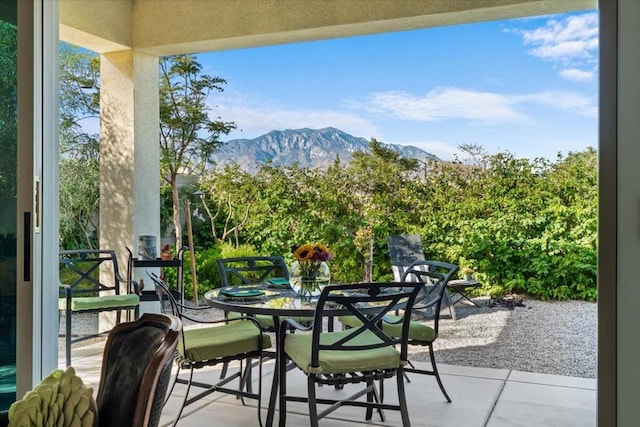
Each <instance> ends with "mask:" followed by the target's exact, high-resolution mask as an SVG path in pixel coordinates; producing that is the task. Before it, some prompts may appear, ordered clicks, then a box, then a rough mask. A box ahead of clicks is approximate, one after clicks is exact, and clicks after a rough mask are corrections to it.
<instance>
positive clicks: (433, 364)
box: [429, 344, 451, 403]
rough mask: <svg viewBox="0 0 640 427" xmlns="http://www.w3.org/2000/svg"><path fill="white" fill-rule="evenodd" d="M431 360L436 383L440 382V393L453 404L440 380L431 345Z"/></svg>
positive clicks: (431, 345)
mask: <svg viewBox="0 0 640 427" xmlns="http://www.w3.org/2000/svg"><path fill="white" fill-rule="evenodd" d="M429 358H430V359H431V367H432V369H433V375H434V376H435V377H436V381H438V385H439V386H440V391H442V394H444V397H445V399H447V402H449V403H451V398H450V397H449V395H448V394H447V391H446V390H445V389H444V385H443V384H442V380H441V379H440V374H439V373H438V368H437V367H436V358H435V354H434V353H433V344H429Z"/></svg>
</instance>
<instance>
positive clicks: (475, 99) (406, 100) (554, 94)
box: [353, 87, 597, 125]
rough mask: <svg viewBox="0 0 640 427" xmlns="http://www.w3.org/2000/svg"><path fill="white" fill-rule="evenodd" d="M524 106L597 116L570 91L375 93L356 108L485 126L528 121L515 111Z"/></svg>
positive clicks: (587, 101) (585, 99) (419, 119)
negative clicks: (522, 92)
mask: <svg viewBox="0 0 640 427" xmlns="http://www.w3.org/2000/svg"><path fill="white" fill-rule="evenodd" d="M523 104H538V105H544V106H545V107H548V108H555V109H560V110H565V111H569V112H571V113H575V114H580V115H585V116H589V117H596V116H597V106H596V105H594V104H593V102H592V100H591V99H590V98H589V97H586V96H584V95H581V94H578V93H572V92H559V91H548V92H538V93H531V94H515V95H509V94H506V95H505V94H499V93H493V92H485V91H474V90H467V89H460V88H452V87H449V88H437V89H434V90H432V91H430V92H428V93H427V94H426V95H424V96H418V95H414V94H409V93H406V92H378V93H375V94H373V95H371V96H370V97H369V98H368V99H367V100H366V102H360V103H353V105H354V106H355V107H358V108H361V109H362V110H364V111H367V112H370V113H375V114H379V115H391V116H395V117H397V118H400V119H403V120H409V121H415V122H430V121H443V120H457V119H464V120H471V121H474V122H481V123H483V124H486V125H497V124H502V123H526V122H529V121H531V119H530V118H529V117H527V116H526V115H525V114H524V113H522V112H520V111H518V109H517V108H518V107H519V106H521V105H523Z"/></svg>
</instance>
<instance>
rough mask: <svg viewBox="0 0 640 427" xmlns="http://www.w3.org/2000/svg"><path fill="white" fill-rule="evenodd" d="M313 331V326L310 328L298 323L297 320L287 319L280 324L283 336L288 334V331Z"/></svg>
mask: <svg viewBox="0 0 640 427" xmlns="http://www.w3.org/2000/svg"><path fill="white" fill-rule="evenodd" d="M312 329H313V324H311V325H309V326H305V325H303V324H301V323H300V322H297V321H296V320H295V319H292V318H290V317H287V318H285V319H283V320H282V322H280V334H282V336H283V335H284V334H285V333H286V331H287V330H297V331H305V332H308V331H311V330H312Z"/></svg>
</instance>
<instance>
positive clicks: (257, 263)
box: [216, 256, 289, 287]
mask: <svg viewBox="0 0 640 427" xmlns="http://www.w3.org/2000/svg"><path fill="white" fill-rule="evenodd" d="M216 262H217V264H218V269H219V271H220V282H221V284H222V287H227V286H233V285H234V283H233V279H234V278H235V279H238V280H239V281H240V283H239V284H242V285H248V284H251V283H264V282H265V281H266V280H267V279H268V278H270V277H282V278H284V279H287V280H289V270H288V269H287V265H286V264H285V262H284V258H283V257H281V256H247V257H235V258H218V259H217V260H216Z"/></svg>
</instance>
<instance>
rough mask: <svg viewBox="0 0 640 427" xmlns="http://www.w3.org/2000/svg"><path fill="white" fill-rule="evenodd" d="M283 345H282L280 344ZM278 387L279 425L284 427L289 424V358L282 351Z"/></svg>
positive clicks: (279, 360)
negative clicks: (287, 397)
mask: <svg viewBox="0 0 640 427" xmlns="http://www.w3.org/2000/svg"><path fill="white" fill-rule="evenodd" d="M279 345H282V344H279ZM277 363H278V387H279V389H280V399H279V400H278V411H279V412H278V425H279V426H281V427H284V426H285V425H286V423H287V399H286V395H287V356H286V355H285V354H284V350H282V349H281V351H280V352H279V355H278V360H277Z"/></svg>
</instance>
